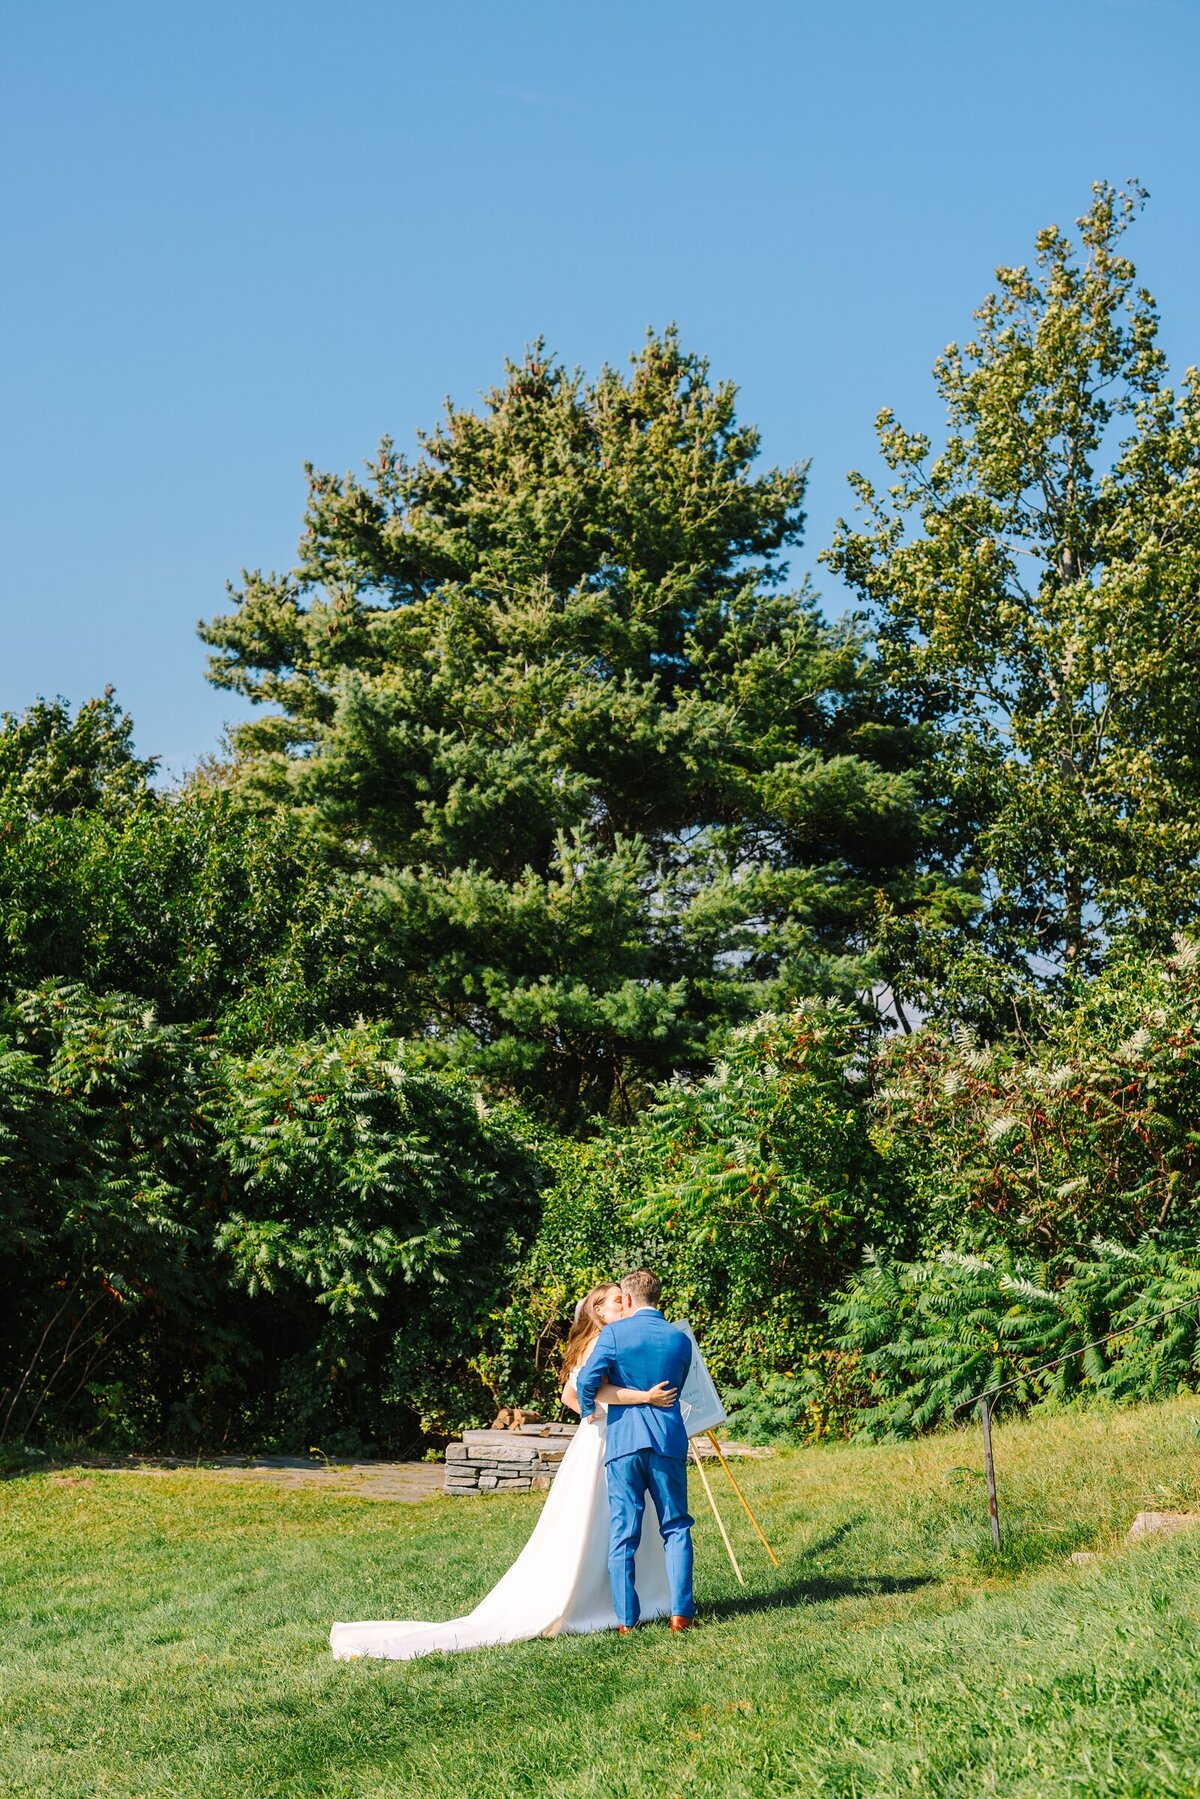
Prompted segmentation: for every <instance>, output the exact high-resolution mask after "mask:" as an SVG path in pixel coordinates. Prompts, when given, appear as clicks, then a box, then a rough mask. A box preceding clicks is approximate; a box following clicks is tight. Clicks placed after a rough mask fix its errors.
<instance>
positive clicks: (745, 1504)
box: [688, 1430, 779, 1587]
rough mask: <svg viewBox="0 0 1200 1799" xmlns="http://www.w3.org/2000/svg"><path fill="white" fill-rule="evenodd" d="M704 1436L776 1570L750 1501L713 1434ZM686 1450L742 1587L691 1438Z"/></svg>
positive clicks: (768, 1545)
mask: <svg viewBox="0 0 1200 1799" xmlns="http://www.w3.org/2000/svg"><path fill="white" fill-rule="evenodd" d="M704 1434H705V1436H706V1437H707V1438H708V1440H709V1442H710V1443H711V1444H712V1446H713V1451H714V1453H715V1455H716V1458H717V1460H718V1461H719V1462H720V1464H721V1466H722V1468H724V1470H725V1476H726V1479H727V1480H728V1482H729V1484H730V1486H731V1487H732V1488H733V1490H734V1492H735V1493H736V1494H737V1496H738V1498H739V1500H740V1501H741V1504H742V1510H743V1511H744V1512H745V1514H746V1516H747V1518H749V1520H750V1522H751V1524H753V1526H754V1528H755V1530H756V1531H757V1532H758V1535H759V1540H760V1541H761V1543H762V1546H763V1548H764V1549H765V1550H766V1552H767V1554H768V1555H769V1556H770V1558H771V1562H772V1564H773V1566H774V1567H776V1568H778V1566H779V1558H778V1556H777V1555H776V1554H775V1551H774V1550H773V1549H772V1548H771V1545H770V1544H769V1543H768V1542H767V1539H766V1534H765V1532H764V1531H763V1527H762V1525H761V1524H760V1523H759V1521H758V1519H757V1518H756V1517H755V1516H754V1513H753V1512H752V1511H751V1509H750V1501H749V1500H748V1499H747V1498H746V1495H745V1494H744V1493H743V1492H742V1489H741V1488H740V1487H739V1486H738V1484H737V1482H736V1480H734V1478H733V1469H732V1468H731V1467H730V1466H729V1463H728V1462H727V1461H726V1460H725V1457H724V1455H723V1454H722V1451H721V1445H720V1444H719V1443H718V1442H717V1439H716V1436H715V1434H714V1433H713V1432H712V1431H711V1430H707V1431H705V1433H704ZM688 1448H689V1449H690V1450H691V1452H692V1459H693V1461H694V1462H695V1464H696V1471H697V1473H698V1474H699V1476H700V1480H701V1482H702V1484H703V1486H704V1491H705V1493H706V1495H707V1497H708V1503H709V1505H710V1506H711V1507H712V1515H713V1517H714V1518H715V1519H716V1521H717V1529H718V1530H719V1531H720V1533H721V1541H722V1542H723V1543H724V1545H725V1551H726V1554H727V1555H728V1557H729V1560H730V1562H731V1564H732V1566H733V1571H734V1573H735V1574H736V1575H737V1578H738V1584H739V1585H740V1586H743V1587H744V1586H745V1584H746V1582H745V1580H744V1578H743V1576H742V1571H741V1569H740V1568H739V1567H738V1559H737V1556H736V1555H735V1554H734V1553H733V1544H732V1543H731V1542H730V1541H729V1532H728V1531H727V1530H726V1528H725V1520H724V1519H723V1518H722V1516H721V1514H720V1512H719V1511H718V1510H717V1501H716V1496H715V1495H714V1493H713V1490H712V1488H711V1487H710V1486H709V1484H708V1476H707V1474H706V1473H705V1472H704V1464H703V1462H702V1461H701V1460H700V1452H699V1450H698V1449H697V1448H696V1444H695V1441H694V1439H693V1438H691V1437H689V1438H688Z"/></svg>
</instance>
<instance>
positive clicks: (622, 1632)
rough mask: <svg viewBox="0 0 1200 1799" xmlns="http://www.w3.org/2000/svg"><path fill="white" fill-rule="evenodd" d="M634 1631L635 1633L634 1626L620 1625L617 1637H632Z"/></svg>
mask: <svg viewBox="0 0 1200 1799" xmlns="http://www.w3.org/2000/svg"><path fill="white" fill-rule="evenodd" d="M633 1631H634V1626H633V1625H632V1624H618V1625H617V1635H618V1636H619V1637H629V1636H632V1635H633Z"/></svg>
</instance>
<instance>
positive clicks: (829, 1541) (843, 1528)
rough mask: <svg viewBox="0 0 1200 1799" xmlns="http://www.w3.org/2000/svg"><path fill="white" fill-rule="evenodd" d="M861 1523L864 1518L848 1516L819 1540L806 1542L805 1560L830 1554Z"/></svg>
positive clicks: (813, 1559)
mask: <svg viewBox="0 0 1200 1799" xmlns="http://www.w3.org/2000/svg"><path fill="white" fill-rule="evenodd" d="M861 1523H862V1518H861V1517H858V1518H846V1519H844V1520H843V1521H842V1523H841V1524H835V1525H834V1527H833V1529H832V1530H831V1531H830V1532H829V1533H828V1535H827V1536H824V1537H822V1538H821V1539H820V1541H819V1542H816V1543H808V1544H806V1546H805V1548H804V1550H803V1552H802V1553H803V1555H804V1558H805V1560H806V1561H815V1560H816V1559H817V1558H818V1557H819V1556H822V1555H828V1554H829V1552H830V1550H831V1549H837V1548H838V1547H839V1546H840V1545H841V1544H842V1543H843V1542H844V1541H845V1540H846V1538H847V1537H848V1536H849V1535H850V1532H851V1531H852V1530H857V1529H858V1526H859V1525H860V1524H861Z"/></svg>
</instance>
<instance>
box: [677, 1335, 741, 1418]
mask: <svg viewBox="0 0 1200 1799" xmlns="http://www.w3.org/2000/svg"><path fill="white" fill-rule="evenodd" d="M673 1323H674V1324H675V1327H676V1329H677V1330H681V1331H684V1332H685V1333H686V1334H687V1336H689V1337H690V1338H691V1343H692V1365H691V1367H690V1368H689V1369H688V1371H687V1378H686V1379H685V1381H684V1383H683V1390H682V1392H681V1393H680V1395H679V1409H680V1411H681V1412H682V1413H683V1424H684V1429H685V1430H686V1431H687V1434H688V1436H689V1437H702V1436H703V1435H704V1433H705V1431H710V1430H716V1428H717V1426H718V1424H724V1422H725V1420H726V1418H727V1417H728V1415H729V1414H728V1413H727V1412H726V1410H725V1407H724V1406H723V1405H722V1404H721V1395H720V1394H719V1393H718V1392H717V1388H716V1383H715V1382H714V1380H713V1377H712V1375H711V1374H710V1373H709V1372H708V1366H707V1364H706V1362H705V1360H704V1357H703V1356H702V1355H701V1354H700V1345H699V1344H698V1343H697V1341H696V1333H695V1331H693V1329H692V1327H691V1325H690V1324H689V1323H688V1322H687V1319H686V1318H676V1319H674V1320H673Z"/></svg>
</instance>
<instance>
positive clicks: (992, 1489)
mask: <svg viewBox="0 0 1200 1799" xmlns="http://www.w3.org/2000/svg"><path fill="white" fill-rule="evenodd" d="M979 1417H980V1421H981V1423H982V1424H983V1465H984V1467H985V1468H986V1469H987V1489H988V1512H989V1513H990V1515H991V1520H992V1542H993V1544H994V1545H995V1547H996V1548H997V1549H999V1547H1000V1512H999V1510H998V1508H997V1505H996V1463H995V1461H994V1459H993V1457H992V1410H991V1407H990V1406H989V1405H988V1402H987V1400H986V1399H981V1400H980V1401H979Z"/></svg>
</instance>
